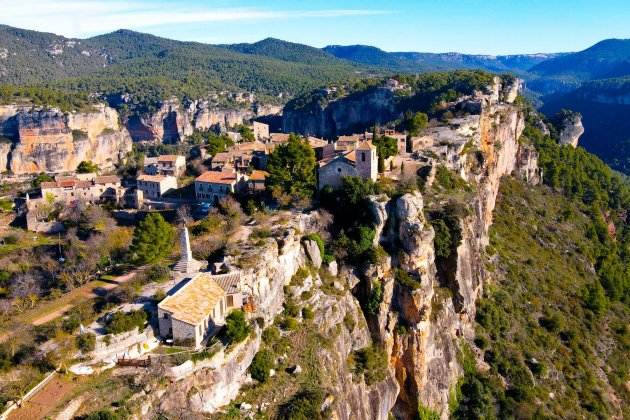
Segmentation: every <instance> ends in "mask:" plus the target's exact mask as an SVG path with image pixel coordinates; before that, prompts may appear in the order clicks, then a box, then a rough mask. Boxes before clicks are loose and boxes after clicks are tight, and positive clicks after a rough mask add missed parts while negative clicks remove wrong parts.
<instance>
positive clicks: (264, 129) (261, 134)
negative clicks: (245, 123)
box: [252, 121, 269, 140]
mask: <svg viewBox="0 0 630 420" xmlns="http://www.w3.org/2000/svg"><path fill="white" fill-rule="evenodd" d="M252 131H253V132H254V137H256V139H257V140H266V139H268V138H269V125H268V124H264V123H261V122H258V121H254V125H253V127H252Z"/></svg>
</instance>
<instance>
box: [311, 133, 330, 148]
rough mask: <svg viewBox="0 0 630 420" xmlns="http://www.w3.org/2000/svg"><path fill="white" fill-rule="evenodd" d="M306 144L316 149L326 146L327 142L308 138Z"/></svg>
mask: <svg viewBox="0 0 630 420" xmlns="http://www.w3.org/2000/svg"><path fill="white" fill-rule="evenodd" d="M307 140H308V144H310V145H311V147H313V148H316V147H324V146H326V145H327V144H328V142H327V141H326V140H323V139H319V138H317V137H310V136H309V137H308V138H307Z"/></svg>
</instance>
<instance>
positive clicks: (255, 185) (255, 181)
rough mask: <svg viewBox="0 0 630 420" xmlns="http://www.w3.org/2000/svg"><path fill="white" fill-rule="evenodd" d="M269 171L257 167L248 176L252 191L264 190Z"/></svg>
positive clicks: (248, 186)
mask: <svg viewBox="0 0 630 420" xmlns="http://www.w3.org/2000/svg"><path fill="white" fill-rule="evenodd" d="M267 175H269V173H268V172H265V171H260V170H258V169H255V170H253V171H252V173H251V174H249V176H248V177H247V189H248V190H249V191H250V192H256V191H264V190H265V180H266V179H267Z"/></svg>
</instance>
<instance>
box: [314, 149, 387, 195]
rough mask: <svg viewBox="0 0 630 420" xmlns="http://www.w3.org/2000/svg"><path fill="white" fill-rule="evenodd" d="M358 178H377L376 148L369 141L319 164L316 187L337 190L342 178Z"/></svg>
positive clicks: (373, 179) (374, 179)
mask: <svg viewBox="0 0 630 420" xmlns="http://www.w3.org/2000/svg"><path fill="white" fill-rule="evenodd" d="M346 176H358V177H361V178H364V179H371V180H372V181H376V179H377V177H378V158H377V156H376V147H374V145H372V143H371V142H369V141H362V142H360V143H358V144H357V146H356V149H355V150H352V151H350V152H345V153H341V154H338V155H336V156H334V157H332V158H329V159H325V160H323V161H321V162H320V163H319V168H318V170H317V178H318V180H317V181H318V187H319V189H322V188H324V187H326V186H328V185H329V186H331V187H333V188H337V187H340V186H341V182H342V178H343V177H346Z"/></svg>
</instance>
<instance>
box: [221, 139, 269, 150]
mask: <svg viewBox="0 0 630 420" xmlns="http://www.w3.org/2000/svg"><path fill="white" fill-rule="evenodd" d="M230 150H231V151H238V152H264V151H266V150H267V146H265V144H264V143H262V142H259V141H251V142H247V143H239V144H237V145H235V146H234V147H232V148H231V149H230Z"/></svg>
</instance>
